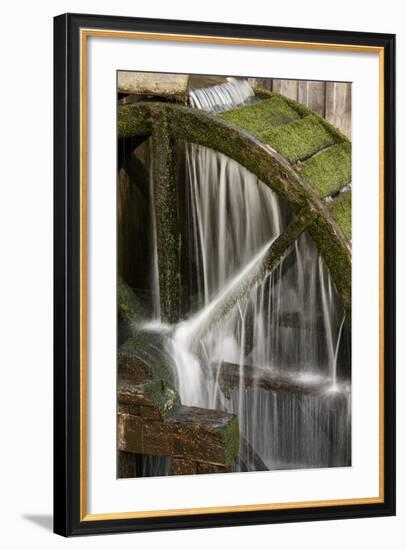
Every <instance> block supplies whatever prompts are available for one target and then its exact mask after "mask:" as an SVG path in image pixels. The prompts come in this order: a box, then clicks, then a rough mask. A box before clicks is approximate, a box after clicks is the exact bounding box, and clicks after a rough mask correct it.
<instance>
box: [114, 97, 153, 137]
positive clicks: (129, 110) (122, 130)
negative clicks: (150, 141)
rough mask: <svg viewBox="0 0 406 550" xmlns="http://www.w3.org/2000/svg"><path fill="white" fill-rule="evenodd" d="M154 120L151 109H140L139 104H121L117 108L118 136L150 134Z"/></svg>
mask: <svg viewBox="0 0 406 550" xmlns="http://www.w3.org/2000/svg"><path fill="white" fill-rule="evenodd" d="M151 132H152V122H151V118H150V116H149V110H146V109H139V108H138V104H137V103H135V104H133V105H119V106H118V110H117V137H119V138H123V137H133V136H144V135H150V134H151Z"/></svg>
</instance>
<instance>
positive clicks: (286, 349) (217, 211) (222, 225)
mask: <svg viewBox="0 0 406 550" xmlns="http://www.w3.org/2000/svg"><path fill="white" fill-rule="evenodd" d="M253 99H254V93H253V91H252V89H251V87H250V86H249V85H248V83H247V82H246V81H245V80H237V79H228V81H227V82H226V83H225V84H221V85H217V86H211V87H210V88H203V89H198V90H194V91H191V93H190V103H191V105H192V106H193V107H195V108H199V109H204V110H208V111H214V112H218V111H221V110H225V109H230V108H235V107H237V106H238V105H241V104H244V103H247V102H250V101H253ZM186 171H187V178H186V179H187V181H186V208H185V213H184V219H183V220H182V224H183V227H184V231H183V234H184V238H185V240H186V246H185V247H184V255H185V257H184V264H185V265H186V269H185V271H186V273H187V276H185V278H187V281H185V285H186V287H187V289H188V291H187V294H188V297H189V304H188V306H189V307H188V311H190V312H191V314H190V317H189V318H187V319H185V320H183V321H181V322H180V323H179V324H178V325H177V326H176V327H174V328H173V333H172V338H171V339H170V343H169V347H170V352H171V353H172V354H173V357H174V359H175V363H176V373H175V378H176V383H177V386H178V389H179V392H180V396H181V399H182V402H183V403H184V404H186V405H194V406H202V407H208V408H219V409H223V410H227V411H229V412H234V413H236V414H237V415H238V418H239V425H240V431H241V434H242V436H243V438H244V441H246V442H247V444H248V448H249V449H250V452H251V456H249V455H250V453H248V454H247V453H245V457H242V458H241V460H240V463H239V464H238V465H237V468H238V469H240V470H252V469H258V466H254V462H255V460H258V457H259V459H260V460H261V461H262V463H263V464H264V467H266V468H269V469H278V468H295V467H322V466H344V465H349V464H350V414H351V411H350V384H349V382H348V381H347V380H346V379H345V378H344V377H340V376H339V374H338V367H337V364H338V359H339V355H340V353H342V351H341V352H340V346H341V340H342V333H343V329H344V325H345V317H344V312H343V310H342V306H341V303H340V300H339V297H338V295H337V292H336V290H335V287H334V284H333V283H332V280H331V278H330V275H329V273H328V271H327V269H326V267H325V265H324V262H323V260H322V258H321V257H320V256H319V254H318V252H317V249H316V247H315V245H314V244H313V242H312V240H311V239H310V237H309V236H308V235H307V233H304V234H303V235H302V236H301V237H300V238H299V239H298V240H297V241H296V243H295V244H294V245H293V246H292V247H291V248H290V250H289V251H288V253H287V254H286V255H285V257H284V258H283V259H282V261H281V262H280V264H279V265H278V267H277V268H276V269H275V270H274V271H273V272H272V273H268V274H267V275H266V276H265V277H263V278H262V280H260V281H255V282H254V284H252V285H250V284H249V283H250V278H251V279H255V277H253V274H254V273H255V271H256V269H257V268H258V266H259V264H260V262H261V261H262V260H263V257H264V255H265V254H266V252H267V250H268V248H269V246H270V245H271V243H272V242H273V240H275V239H276V238H277V237H278V236H279V235H280V234H281V233H282V232H283V230H284V229H285V228H286V227H287V225H288V223H289V221H290V220H291V219H292V213H291V212H290V209H289V207H288V205H287V204H286V203H285V202H284V201H283V200H281V199H280V198H279V197H278V196H277V195H276V194H275V193H274V192H273V191H272V190H271V189H269V188H268V187H267V186H266V185H265V184H264V183H263V182H261V181H259V180H258V179H257V178H256V177H255V176H254V175H253V174H251V173H250V172H248V171H247V170H246V169H245V168H243V167H242V166H240V165H239V164H238V163H236V162H235V161H233V160H231V159H230V158H228V157H226V156H224V155H222V154H220V153H218V152H215V151H212V150H209V149H207V148H204V147H201V146H197V145H194V144H190V145H187V146H186ZM247 288H248V290H247ZM230 301H231V304H232V305H231V307H224V314H223V311H222V309H223V306H225V305H227V303H230ZM341 347H345V346H341ZM225 364H227V365H228V368H230V365H233V368H234V369H235V371H236V372H237V373H238V384H236V385H234V386H233V387H232V388H229V389H228V390H226V391H224V388H223V387H222V384H221V378H222V369H223V367H224V365H225ZM250 368H251V369H252V368H254V369H257V371H258V372H266V373H267V374H268V375H271V376H272V377H274V378H276V379H283V380H285V381H287V382H288V383H289V381H292V382H294V383H295V384H296V385H297V384H299V385H300V384H301V385H302V387H303V391H274V390H269V389H264V388H263V387H261V386H260V384H257V383H255V381H254V382H253V383H251V384H250V385H247V384H246V379H245V377H246V372H247V369H250Z"/></svg>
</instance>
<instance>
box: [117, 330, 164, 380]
mask: <svg viewBox="0 0 406 550" xmlns="http://www.w3.org/2000/svg"><path fill="white" fill-rule="evenodd" d="M166 345H167V342H166V340H165V338H164V337H163V336H162V335H160V334H159V333H153V332H139V333H137V334H136V335H135V336H133V337H132V338H129V339H128V340H126V341H125V342H124V344H122V345H121V346H120V348H119V350H118V355H119V357H118V361H119V366H122V367H125V368H127V369H130V370H133V369H136V370H137V369H139V368H142V370H143V371H146V372H147V373H148V375H149V377H150V378H151V379H152V380H159V381H161V380H162V381H163V382H164V383H166V384H169V385H170V384H172V382H173V375H172V372H174V365H173V360H172V357H171V356H170V354H169V353H168V352H167V349H166Z"/></svg>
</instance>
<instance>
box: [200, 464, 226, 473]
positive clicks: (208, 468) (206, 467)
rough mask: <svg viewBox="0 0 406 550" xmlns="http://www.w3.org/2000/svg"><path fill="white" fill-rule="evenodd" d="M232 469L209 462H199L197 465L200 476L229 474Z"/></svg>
mask: <svg viewBox="0 0 406 550" xmlns="http://www.w3.org/2000/svg"><path fill="white" fill-rule="evenodd" d="M229 471H230V468H226V467H225V466H219V465H218V464H210V463H208V462H198V463H197V473H198V474H224V473H225V472H229Z"/></svg>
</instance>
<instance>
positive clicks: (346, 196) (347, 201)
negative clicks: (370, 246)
mask: <svg viewBox="0 0 406 550" xmlns="http://www.w3.org/2000/svg"><path fill="white" fill-rule="evenodd" d="M330 212H331V215H332V217H333V218H334V219H335V220H336V222H337V223H338V224H339V225H340V227H341V229H342V230H343V233H344V235H345V236H346V238H347V239H348V240H351V225H352V224H351V191H346V192H344V193H341V194H340V195H338V197H337V198H336V199H334V201H333V202H332V205H331V208H330Z"/></svg>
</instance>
